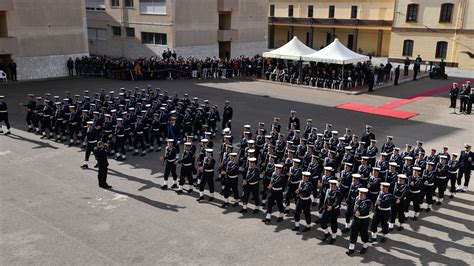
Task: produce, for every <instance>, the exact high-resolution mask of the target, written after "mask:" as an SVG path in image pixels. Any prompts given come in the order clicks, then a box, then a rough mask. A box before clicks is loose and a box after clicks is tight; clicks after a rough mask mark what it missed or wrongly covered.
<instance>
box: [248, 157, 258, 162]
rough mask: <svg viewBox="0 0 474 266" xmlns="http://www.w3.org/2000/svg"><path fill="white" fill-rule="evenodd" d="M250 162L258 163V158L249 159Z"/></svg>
mask: <svg viewBox="0 0 474 266" xmlns="http://www.w3.org/2000/svg"><path fill="white" fill-rule="evenodd" d="M249 162H252V163H255V162H257V158H255V157H252V158H249Z"/></svg>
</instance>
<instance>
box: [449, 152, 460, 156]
mask: <svg viewBox="0 0 474 266" xmlns="http://www.w3.org/2000/svg"><path fill="white" fill-rule="evenodd" d="M451 155H452V156H456V157H459V154H458V153H456V152H453V153H451Z"/></svg>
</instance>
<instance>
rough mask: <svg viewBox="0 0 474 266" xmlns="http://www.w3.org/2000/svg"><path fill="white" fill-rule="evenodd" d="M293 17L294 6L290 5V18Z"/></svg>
mask: <svg viewBox="0 0 474 266" xmlns="http://www.w3.org/2000/svg"><path fill="white" fill-rule="evenodd" d="M292 16H293V5H289V6H288V17H292Z"/></svg>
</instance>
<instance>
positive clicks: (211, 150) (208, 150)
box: [206, 149, 214, 153]
mask: <svg viewBox="0 0 474 266" xmlns="http://www.w3.org/2000/svg"><path fill="white" fill-rule="evenodd" d="M206 152H210V153H212V152H214V150H213V149H206Z"/></svg>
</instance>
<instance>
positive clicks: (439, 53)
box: [435, 42, 448, 58]
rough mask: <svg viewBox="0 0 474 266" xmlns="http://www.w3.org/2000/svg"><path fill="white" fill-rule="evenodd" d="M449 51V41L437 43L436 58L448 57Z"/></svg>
mask: <svg viewBox="0 0 474 266" xmlns="http://www.w3.org/2000/svg"><path fill="white" fill-rule="evenodd" d="M447 52H448V43H447V42H438V43H436V56H435V57H436V58H446V54H447Z"/></svg>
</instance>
